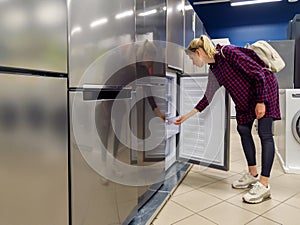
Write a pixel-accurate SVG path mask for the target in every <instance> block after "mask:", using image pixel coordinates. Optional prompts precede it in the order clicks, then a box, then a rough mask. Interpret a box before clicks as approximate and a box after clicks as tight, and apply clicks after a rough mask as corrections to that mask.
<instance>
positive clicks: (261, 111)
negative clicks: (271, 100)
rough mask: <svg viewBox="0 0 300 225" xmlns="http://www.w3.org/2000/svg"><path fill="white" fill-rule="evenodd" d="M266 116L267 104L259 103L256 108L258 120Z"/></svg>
mask: <svg viewBox="0 0 300 225" xmlns="http://www.w3.org/2000/svg"><path fill="white" fill-rule="evenodd" d="M265 114H266V105H265V103H257V104H256V106H255V115H256V119H258V120H259V119H261V118H263V117H264V115H265Z"/></svg>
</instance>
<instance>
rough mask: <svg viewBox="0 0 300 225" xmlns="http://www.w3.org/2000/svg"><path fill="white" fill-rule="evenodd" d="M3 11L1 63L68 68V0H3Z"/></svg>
mask: <svg viewBox="0 0 300 225" xmlns="http://www.w3.org/2000/svg"><path fill="white" fill-rule="evenodd" d="M0 15H1V20H0V30H1V35H0V49H1V51H0V66H2V67H9V68H18V69H20V68H21V69H22V68H24V69H29V70H39V71H51V72H59V73H66V72H67V1H65V0H44V1H37V0H28V1H22V0H10V1H1V7H0Z"/></svg>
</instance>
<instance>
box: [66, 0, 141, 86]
mask: <svg viewBox="0 0 300 225" xmlns="http://www.w3.org/2000/svg"><path fill="white" fill-rule="evenodd" d="M134 3H135V1H134V0H115V1H98V0H89V1H81V0H74V1H69V4H68V27H69V28H68V29H69V31H68V33H69V46H68V47H69V78H70V83H69V86H70V87H82V86H83V84H85V83H90V84H105V83H106V82H107V79H109V77H110V76H111V75H112V74H113V73H115V72H116V71H118V70H120V69H122V68H123V67H125V66H127V65H129V64H132V63H133V62H135V58H134V59H133V57H134V53H133V49H134V46H133V45H132V43H133V41H134V36H135V4H134ZM131 53H132V55H131ZM91 67H92V69H91Z"/></svg>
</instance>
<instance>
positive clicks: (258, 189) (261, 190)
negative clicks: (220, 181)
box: [243, 182, 271, 204]
mask: <svg viewBox="0 0 300 225" xmlns="http://www.w3.org/2000/svg"><path fill="white" fill-rule="evenodd" d="M270 197H271V191H270V185H268V187H267V188H266V187H265V186H264V185H263V184H262V183H260V182H256V183H255V184H254V185H253V187H252V188H251V189H250V190H249V192H248V193H247V194H245V195H244V196H243V200H244V201H245V202H247V203H254V204H255V203H260V202H262V201H264V200H266V199H268V198H270Z"/></svg>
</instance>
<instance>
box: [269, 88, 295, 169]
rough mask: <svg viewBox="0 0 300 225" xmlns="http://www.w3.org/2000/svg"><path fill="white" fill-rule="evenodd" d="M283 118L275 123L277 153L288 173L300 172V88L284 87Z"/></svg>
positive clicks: (281, 91)
mask: <svg viewBox="0 0 300 225" xmlns="http://www.w3.org/2000/svg"><path fill="white" fill-rule="evenodd" d="M279 95H280V110H281V116H282V120H280V121H276V122H275V123H274V135H275V143H276V153H277V155H278V157H279V160H280V162H281V164H282V167H283V169H284V171H285V172H286V173H298V174H300V89H285V90H284V89H282V90H280V91H279Z"/></svg>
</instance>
